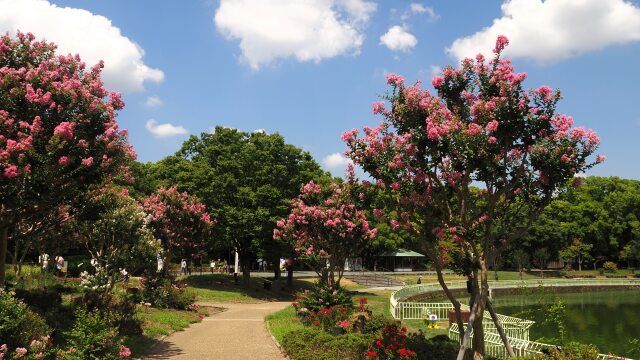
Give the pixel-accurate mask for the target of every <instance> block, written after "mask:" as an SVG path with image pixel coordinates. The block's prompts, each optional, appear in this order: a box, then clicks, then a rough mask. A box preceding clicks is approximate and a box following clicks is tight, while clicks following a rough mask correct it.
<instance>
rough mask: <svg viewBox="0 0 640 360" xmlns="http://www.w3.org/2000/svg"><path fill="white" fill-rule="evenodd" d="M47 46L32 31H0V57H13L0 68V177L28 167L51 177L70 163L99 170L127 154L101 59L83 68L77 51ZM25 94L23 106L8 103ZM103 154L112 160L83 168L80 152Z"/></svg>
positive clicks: (116, 101)
mask: <svg viewBox="0 0 640 360" xmlns="http://www.w3.org/2000/svg"><path fill="white" fill-rule="evenodd" d="M55 48H56V46H55V45H54V44H51V43H47V42H44V41H35V37H34V36H33V35H32V34H24V33H21V32H18V33H17V34H16V36H15V38H12V37H11V36H9V35H8V34H5V35H3V36H1V37H0V49H1V50H0V63H3V64H12V63H15V61H16V59H20V60H19V61H18V63H17V64H16V65H15V66H13V67H12V66H3V67H1V68H0V79H2V80H0V92H1V93H3V94H4V95H5V96H6V97H7V100H8V101H7V102H6V103H7V104H9V105H8V106H6V107H5V108H4V109H2V110H0V182H3V181H9V180H13V179H17V178H22V179H24V177H22V175H25V174H29V173H30V171H31V168H32V167H37V168H38V169H43V168H48V169H52V171H53V172H54V173H53V174H50V178H51V179H64V178H66V176H64V174H67V173H70V172H74V171H75V170H77V169H80V170H81V171H80V172H77V171H76V172H75V173H78V174H80V175H89V174H91V175H94V176H95V177H97V178H100V177H101V176H102V177H107V176H112V175H116V174H117V173H118V171H119V166H120V164H121V163H122V162H123V161H126V160H128V159H133V158H135V153H134V152H133V150H132V148H131V146H130V145H129V144H128V143H127V136H126V131H125V130H118V124H117V122H116V119H115V116H116V111H117V110H120V109H122V107H123V106H124V103H123V102H122V100H121V99H120V95H119V94H117V93H111V94H109V92H108V91H107V90H106V89H105V88H104V87H103V84H102V81H101V78H100V77H101V71H102V65H101V64H100V65H99V66H95V67H93V68H92V69H91V70H89V71H86V70H85V65H84V63H82V62H81V61H80V58H79V56H77V55H76V56H71V55H69V56H56V55H55ZM9 59H11V60H9ZM25 101H26V102H27V103H28V104H29V106H28V107H24V106H13V105H11V104H22V103H23V102H25ZM45 116H46V117H45ZM43 118H46V119H47V121H48V122H49V123H48V124H47V126H44V125H43V120H42V119H43ZM51 122H53V123H51ZM54 138H55V139H58V141H51V140H52V139H54ZM94 145H97V146H94ZM103 155H106V156H107V157H108V158H109V159H116V161H111V162H110V163H108V164H106V165H108V166H104V167H103V168H100V169H98V168H90V165H91V164H89V160H87V159H91V158H94V159H100V158H102V157H103ZM76 159H77V160H76ZM80 159H84V160H82V161H81V160H80ZM72 165H73V166H72ZM27 186H28V184H27Z"/></svg>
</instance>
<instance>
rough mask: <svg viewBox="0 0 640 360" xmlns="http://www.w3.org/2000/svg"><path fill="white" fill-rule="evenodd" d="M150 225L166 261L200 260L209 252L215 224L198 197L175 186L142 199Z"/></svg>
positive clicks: (148, 224)
mask: <svg viewBox="0 0 640 360" xmlns="http://www.w3.org/2000/svg"><path fill="white" fill-rule="evenodd" d="M142 204H143V208H144V211H145V212H146V213H147V214H148V215H147V222H148V223H147V226H148V227H149V228H150V229H151V230H152V232H153V235H154V237H155V238H156V239H158V240H160V244H161V246H162V250H163V260H164V262H165V264H169V262H170V261H171V260H172V259H176V258H184V259H187V260H188V261H191V260H198V259H200V258H201V257H202V254H203V253H204V252H205V251H206V245H207V240H209V239H210V237H211V231H212V227H213V223H214V221H213V220H212V219H211V217H210V215H209V213H208V212H207V209H206V208H205V206H204V204H202V202H200V199H198V197H196V196H195V195H190V194H188V193H186V192H180V191H178V189H177V188H176V187H175V186H173V187H170V188H164V187H160V188H159V189H158V190H157V191H156V192H155V193H154V194H152V195H149V196H148V197H146V198H144V199H143V200H142Z"/></svg>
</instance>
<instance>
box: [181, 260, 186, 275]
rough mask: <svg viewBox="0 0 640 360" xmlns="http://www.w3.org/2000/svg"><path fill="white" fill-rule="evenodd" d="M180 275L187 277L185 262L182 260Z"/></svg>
mask: <svg viewBox="0 0 640 360" xmlns="http://www.w3.org/2000/svg"><path fill="white" fill-rule="evenodd" d="M180 275H187V260H185V259H182V262H181V263H180Z"/></svg>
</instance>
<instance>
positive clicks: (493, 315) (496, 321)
mask: <svg viewBox="0 0 640 360" xmlns="http://www.w3.org/2000/svg"><path fill="white" fill-rule="evenodd" d="M487 310H488V311H489V314H490V315H491V319H492V320H493V323H494V324H496V330H498V334H499V335H500V338H501V339H502V343H503V344H504V347H505V348H506V349H507V354H509V356H516V354H515V353H514V352H513V348H511V344H510V343H509V339H508V338H507V334H505V332H504V329H503V328H502V324H501V323H500V319H498V314H496V311H495V310H494V309H493V305H492V304H491V299H487Z"/></svg>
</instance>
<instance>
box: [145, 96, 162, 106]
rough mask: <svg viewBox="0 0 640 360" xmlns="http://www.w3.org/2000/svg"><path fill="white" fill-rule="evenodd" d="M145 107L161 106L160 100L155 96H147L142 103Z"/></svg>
mask: <svg viewBox="0 0 640 360" xmlns="http://www.w3.org/2000/svg"><path fill="white" fill-rule="evenodd" d="M144 104H145V105H146V106H147V107H150V108H153V107H158V106H160V105H162V100H160V98H159V97H157V96H149V97H148V98H147V100H146V101H145V102H144Z"/></svg>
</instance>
